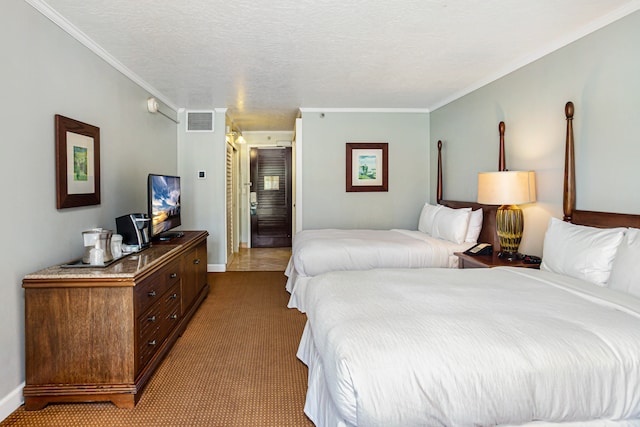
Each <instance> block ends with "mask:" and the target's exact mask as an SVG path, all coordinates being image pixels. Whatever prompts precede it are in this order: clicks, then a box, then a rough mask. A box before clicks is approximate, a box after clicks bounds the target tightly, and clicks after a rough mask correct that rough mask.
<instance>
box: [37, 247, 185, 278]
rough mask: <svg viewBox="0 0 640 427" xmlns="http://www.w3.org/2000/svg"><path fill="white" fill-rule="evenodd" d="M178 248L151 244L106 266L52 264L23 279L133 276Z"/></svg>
mask: <svg viewBox="0 0 640 427" xmlns="http://www.w3.org/2000/svg"><path fill="white" fill-rule="evenodd" d="M178 249H179V246H175V245H158V246H151V247H149V248H146V249H144V250H142V251H140V252H134V253H132V254H128V255H125V256H123V257H121V258H119V259H118V260H116V261H114V262H112V263H111V264H109V265H107V266H106V267H84V266H83V267H63V265H65V264H60V265H54V266H51V267H47V268H44V269H42V270H39V271H36V272H34V273H31V274H27V275H26V276H25V277H24V280H26V281H29V280H51V279H95V278H105V279H107V278H114V279H118V278H124V279H128V278H133V277H135V276H136V275H137V274H139V273H140V272H141V271H142V270H145V269H147V268H150V267H152V266H153V265H155V264H157V263H158V262H160V261H161V260H162V259H163V258H165V257H166V256H167V255H168V254H170V253H171V252H172V251H174V250H178Z"/></svg>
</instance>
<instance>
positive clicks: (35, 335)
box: [22, 231, 209, 410]
mask: <svg viewBox="0 0 640 427" xmlns="http://www.w3.org/2000/svg"><path fill="white" fill-rule="evenodd" d="M207 236H208V233H207V232H206V231H185V232H184V236H183V237H180V238H176V239H173V240H171V241H169V242H163V243H159V244H153V245H152V246H151V247H150V248H148V249H145V250H143V251H141V252H138V253H135V254H132V255H128V256H126V257H124V258H122V259H120V260H118V261H116V262H114V263H113V264H111V265H109V266H107V267H103V268H94V267H91V268H63V267H61V266H54V267H50V268H47V269H44V270H41V271H38V272H36V273H33V274H29V275H27V276H26V277H25V278H24V279H23V282H22V286H23V287H24V289H25V347H26V354H25V362H26V386H25V388H24V400H25V408H26V409H27V410H35V409H41V408H43V407H45V406H46V405H47V404H48V403H51V402H95V401H111V402H113V403H114V404H115V405H117V406H118V407H121V408H132V407H133V406H134V405H135V403H136V402H137V401H138V399H139V398H140V394H141V392H142V389H143V388H144V386H145V385H146V383H147V382H148V381H149V379H150V377H151V375H152V374H153V372H154V371H155V369H156V368H157V367H158V365H159V364H160V362H161V361H162V358H163V357H164V356H165V355H166V354H167V353H168V352H169V350H170V349H171V347H172V346H173V344H174V343H175V341H176V340H177V339H178V337H179V336H180V335H181V334H182V332H183V331H184V329H185V327H186V326H187V323H188V322H189V320H190V319H191V317H192V316H193V314H194V313H195V311H196V310H197V308H198V306H199V305H200V303H201V302H202V301H203V300H204V298H205V297H206V296H207V293H208V291H209V285H208V284H207Z"/></svg>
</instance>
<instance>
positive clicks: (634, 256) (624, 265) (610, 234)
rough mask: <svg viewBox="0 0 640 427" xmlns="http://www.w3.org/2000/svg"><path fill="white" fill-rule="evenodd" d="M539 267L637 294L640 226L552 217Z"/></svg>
mask: <svg viewBox="0 0 640 427" xmlns="http://www.w3.org/2000/svg"><path fill="white" fill-rule="evenodd" d="M543 254H544V257H543V258H542V264H541V265H540V269H541V270H547V271H552V272H555V273H560V274H566V275H568V276H571V277H576V278H579V279H584V280H587V281H589V282H592V283H595V284H597V285H600V286H607V287H609V288H611V289H615V290H618V291H622V292H626V293H629V294H632V295H635V296H638V297H640V262H639V261H640V230H639V229H637V228H622V227H619V228H604V229H601V228H595V227H587V226H583V225H575V224H570V223H567V222H564V221H561V220H559V219H557V218H551V221H550V222H549V228H548V229H547V232H546V233H545V237H544V247H543Z"/></svg>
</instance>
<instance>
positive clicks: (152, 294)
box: [147, 291, 156, 297]
mask: <svg viewBox="0 0 640 427" xmlns="http://www.w3.org/2000/svg"><path fill="white" fill-rule="evenodd" d="M147 295H149V296H150V297H155V296H156V291H151V292H148V293H147Z"/></svg>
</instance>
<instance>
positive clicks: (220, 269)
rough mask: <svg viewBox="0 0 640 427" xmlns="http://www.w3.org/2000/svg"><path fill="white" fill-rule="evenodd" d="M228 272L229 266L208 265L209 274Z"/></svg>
mask: <svg viewBox="0 0 640 427" xmlns="http://www.w3.org/2000/svg"><path fill="white" fill-rule="evenodd" d="M225 271H227V266H226V265H224V264H207V272H208V273H224V272H225Z"/></svg>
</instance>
